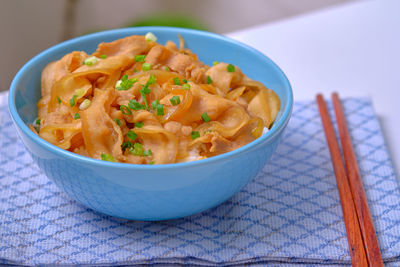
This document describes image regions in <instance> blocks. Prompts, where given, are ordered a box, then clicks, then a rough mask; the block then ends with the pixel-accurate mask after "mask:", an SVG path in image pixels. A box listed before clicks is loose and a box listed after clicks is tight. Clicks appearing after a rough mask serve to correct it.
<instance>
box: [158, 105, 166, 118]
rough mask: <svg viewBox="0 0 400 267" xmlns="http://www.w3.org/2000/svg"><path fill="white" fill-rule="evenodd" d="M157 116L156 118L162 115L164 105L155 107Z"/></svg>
mask: <svg viewBox="0 0 400 267" xmlns="http://www.w3.org/2000/svg"><path fill="white" fill-rule="evenodd" d="M157 115H158V116H163V115H164V105H162V104H158V105H157Z"/></svg>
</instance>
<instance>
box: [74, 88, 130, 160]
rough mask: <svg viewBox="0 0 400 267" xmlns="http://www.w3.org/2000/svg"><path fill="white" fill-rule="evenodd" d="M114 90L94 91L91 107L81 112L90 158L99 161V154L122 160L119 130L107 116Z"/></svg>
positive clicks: (121, 138) (84, 137) (121, 137)
mask: <svg viewBox="0 0 400 267" xmlns="http://www.w3.org/2000/svg"><path fill="white" fill-rule="evenodd" d="M113 94H114V89H113V88H109V89H108V90H106V91H101V90H95V94H94V98H93V101H92V104H91V106H90V107H89V108H88V109H86V110H84V111H83V112H81V119H82V134H83V139H84V141H85V145H86V150H87V152H88V153H89V155H90V157H92V158H96V159H101V154H104V153H106V154H110V155H112V156H113V157H114V158H115V159H119V160H123V159H124V157H123V156H122V150H121V144H122V141H123V136H122V132H121V129H120V128H119V127H118V125H117V124H116V123H115V122H114V121H113V120H112V119H111V118H110V116H109V115H108V112H109V109H110V104H111V102H112V101H113Z"/></svg>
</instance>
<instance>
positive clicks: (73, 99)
mask: <svg viewBox="0 0 400 267" xmlns="http://www.w3.org/2000/svg"><path fill="white" fill-rule="evenodd" d="M76 97H77V96H76V95H74V96H73V97H72V98H71V99H70V100H69V105H70V106H71V107H73V106H75V99H76Z"/></svg>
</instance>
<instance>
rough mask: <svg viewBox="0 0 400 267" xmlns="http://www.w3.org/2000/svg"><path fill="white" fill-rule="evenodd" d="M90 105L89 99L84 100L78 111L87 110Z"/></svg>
mask: <svg viewBox="0 0 400 267" xmlns="http://www.w3.org/2000/svg"><path fill="white" fill-rule="evenodd" d="M90 104H92V101H90V100H89V99H85V100H83V102H82V103H81V104H80V105H79V109H80V110H84V109H87V108H88V107H89V106H90Z"/></svg>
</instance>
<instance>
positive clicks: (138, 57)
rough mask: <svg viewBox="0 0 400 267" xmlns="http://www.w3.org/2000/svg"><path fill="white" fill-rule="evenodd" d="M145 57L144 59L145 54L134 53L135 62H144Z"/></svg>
mask: <svg viewBox="0 0 400 267" xmlns="http://www.w3.org/2000/svg"><path fill="white" fill-rule="evenodd" d="M145 59H146V55H136V56H135V61H136V62H144V60H145Z"/></svg>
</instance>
